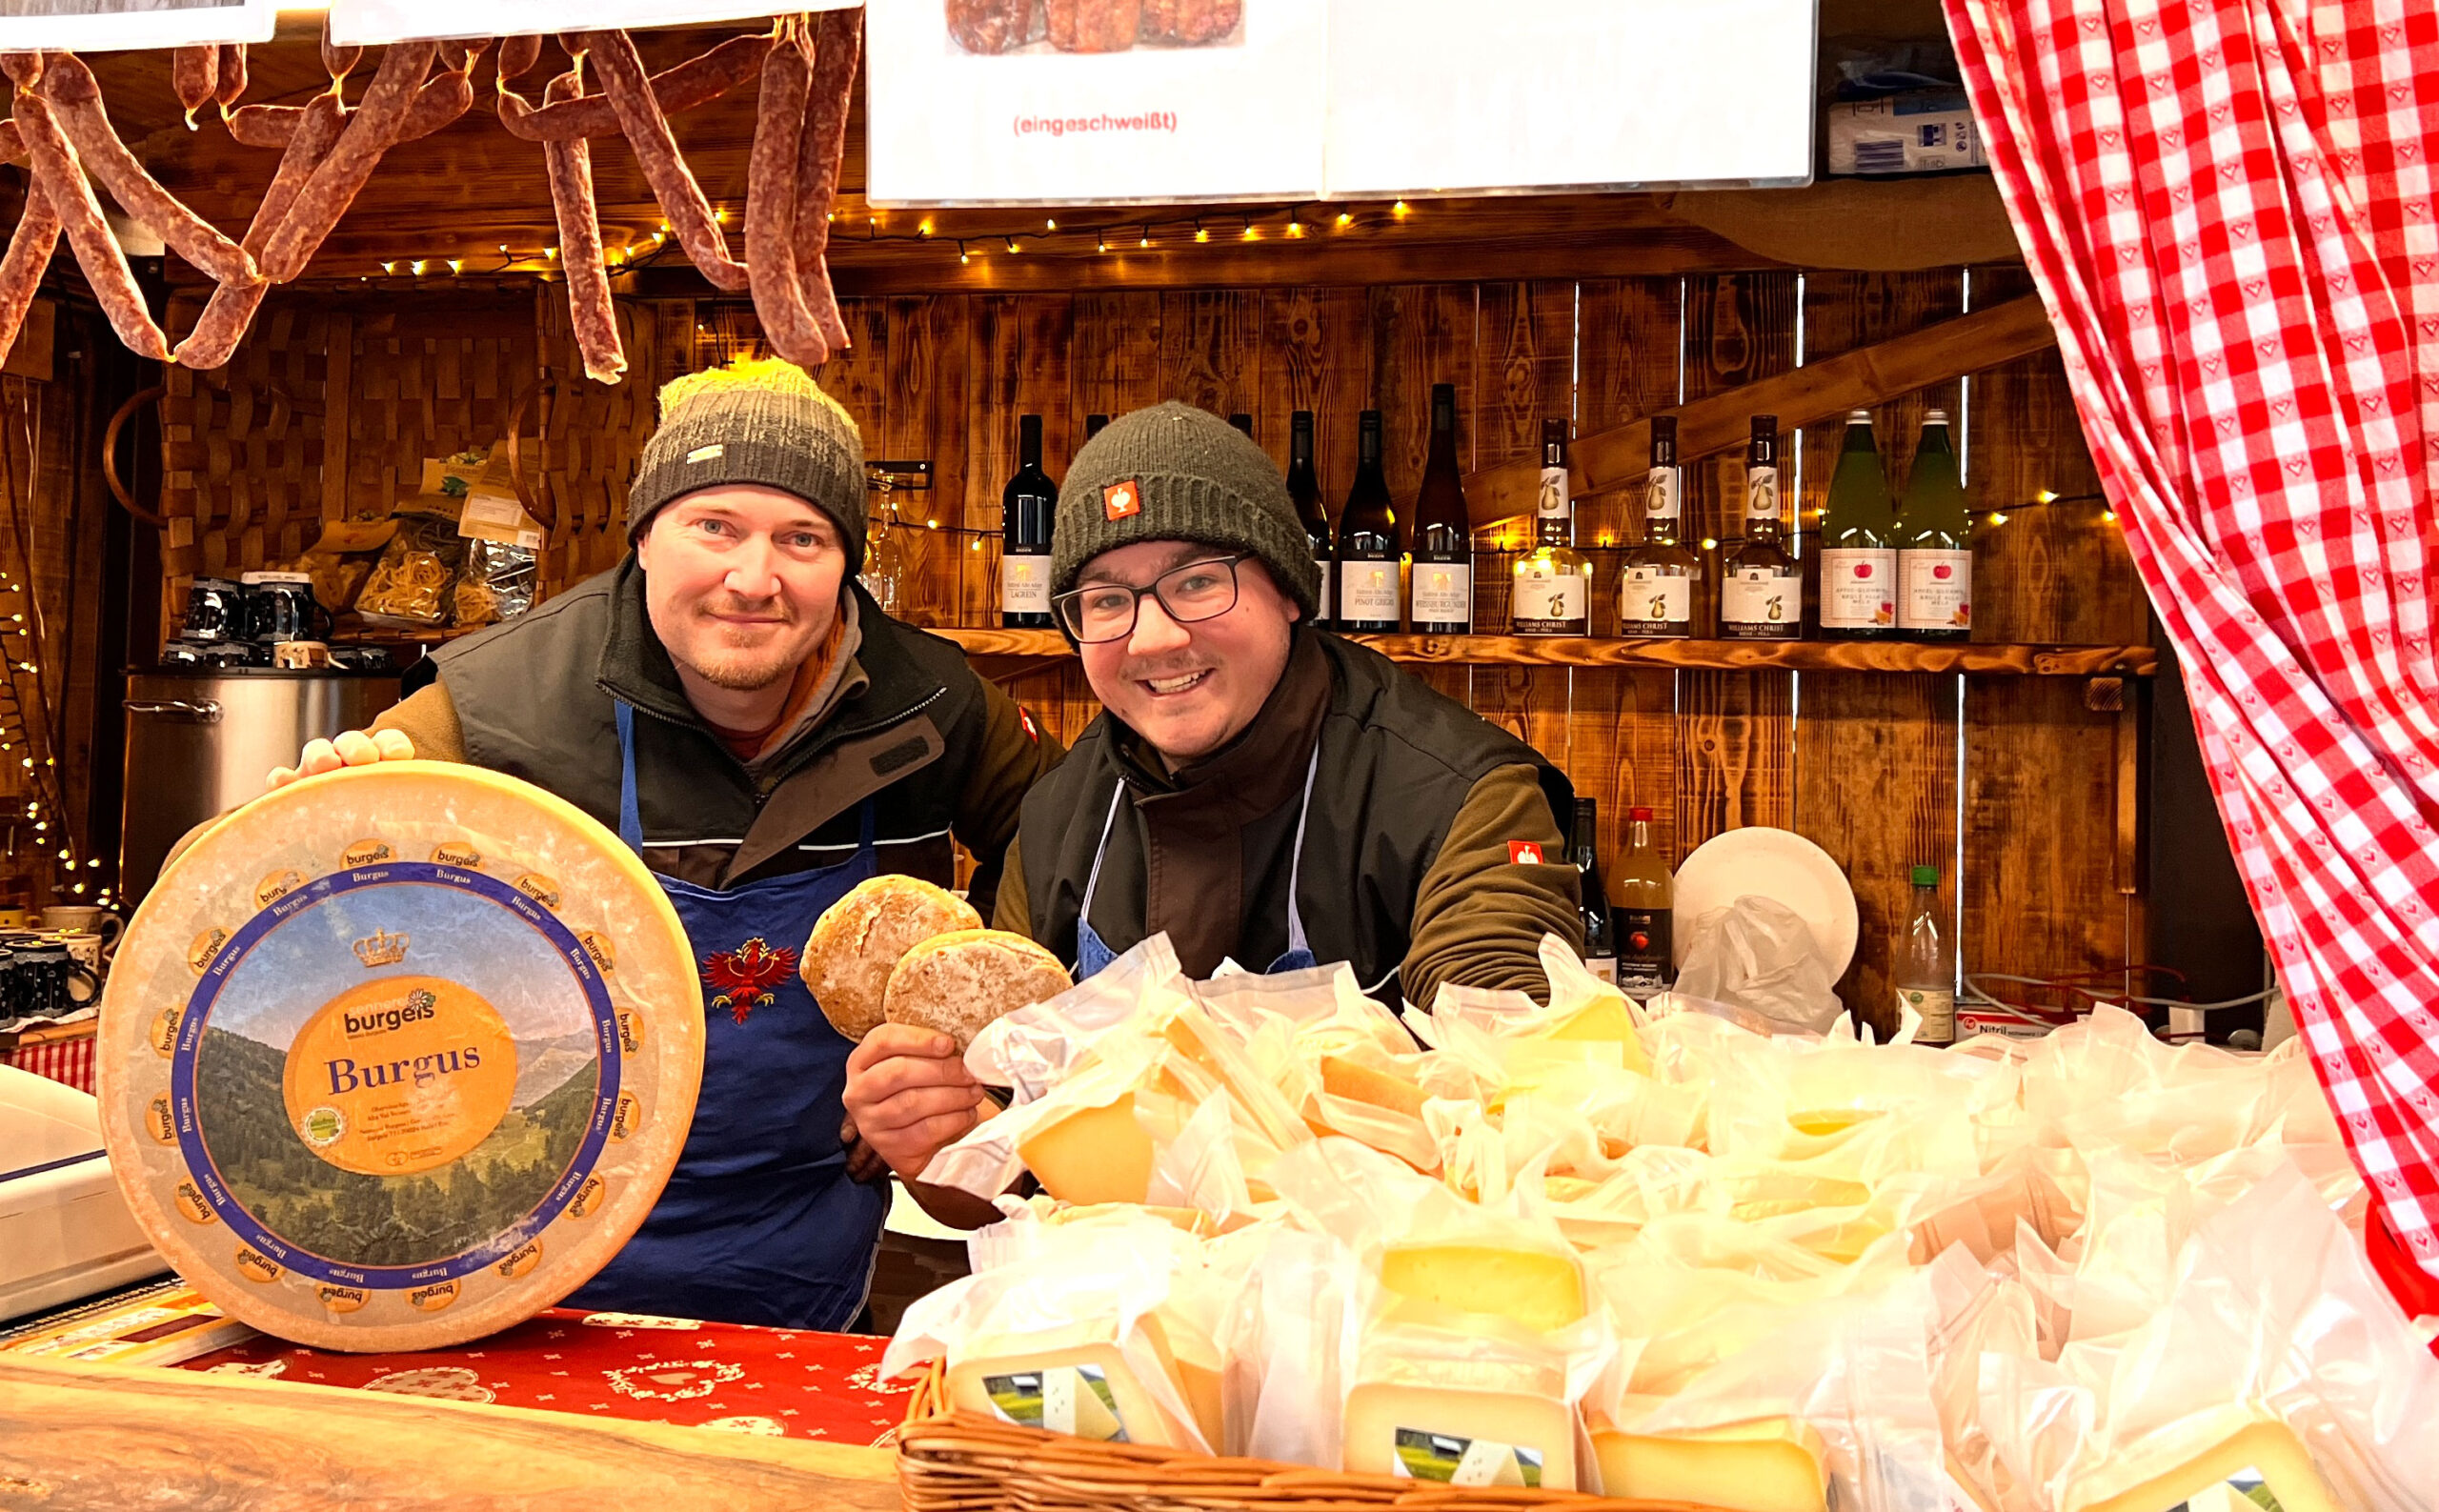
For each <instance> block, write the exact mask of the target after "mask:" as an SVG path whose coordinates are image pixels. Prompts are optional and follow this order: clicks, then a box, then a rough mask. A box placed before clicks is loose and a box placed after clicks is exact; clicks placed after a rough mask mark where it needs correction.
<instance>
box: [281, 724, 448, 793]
mask: <svg viewBox="0 0 2439 1512" xmlns="http://www.w3.org/2000/svg"><path fill="white" fill-rule="evenodd" d="M414 758H415V745H414V742H413V740H410V739H408V738H407V735H406V732H405V731H403V730H370V731H367V730H350V731H347V732H346V733H345V734H343V735H341V736H339V737H338V738H337V739H335V740H316V741H314V742H312V744H310V745H308V746H307V747H306V748H305V752H304V754H303V755H302V756H298V757H297V758H296V764H295V765H294V766H292V767H273V768H272V769H271V776H270V777H268V778H267V779H266V780H265V781H264V783H263V786H264V788H265V790H266V791H271V792H276V791H277V790H279V789H281V788H284V787H286V786H288V784H290V783H291V782H293V781H295V780H296V779H297V778H298V777H312V776H321V775H322V774H323V773H325V772H336V771H337V770H338V769H339V768H341V767H369V766H371V765H373V763H374V762H375V761H412V760H413V759H414Z"/></svg>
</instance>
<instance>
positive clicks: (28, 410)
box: [0, 386, 111, 907]
mask: <svg viewBox="0 0 2439 1512" xmlns="http://www.w3.org/2000/svg"><path fill="white" fill-rule="evenodd" d="M9 408H10V414H9V420H10V430H11V431H12V432H13V434H11V435H10V436H9V437H7V438H6V440H5V441H0V469H5V472H6V477H5V482H6V484H7V494H8V499H7V503H8V509H9V515H10V518H9V533H8V539H9V544H10V545H11V546H13V547H14V549H15V555H16V557H17V562H16V569H17V570H16V572H14V573H11V572H10V571H8V570H6V569H0V660H5V661H6V663H7V673H8V675H7V676H6V677H5V678H0V763H5V762H10V761H13V762H15V763H16V767H17V771H16V774H15V776H16V778H17V782H18V785H19V787H20V789H21V790H22V791H26V792H28V793H29V795H30V796H28V797H27V798H26V800H25V812H24V815H23V817H22V820H21V821H20V822H24V823H27V824H29V825H30V828H31V831H32V834H33V836H34V844H35V848H36V850H37V852H38V853H41V854H46V855H47V856H49V857H50V858H51V859H53V860H55V861H56V862H57V871H56V872H55V874H54V877H53V882H52V886H53V892H54V895H57V894H60V893H64V894H65V895H66V896H69V897H75V898H78V899H80V900H81V899H84V898H85V897H86V896H87V895H88V894H89V893H91V894H94V896H93V897H92V898H91V900H92V901H94V902H96V903H100V904H102V905H103V906H105V907H107V906H109V904H110V902H111V888H110V886H109V885H108V884H107V883H106V882H104V881H103V879H102V878H101V877H98V876H91V874H93V873H97V872H99V871H100V870H101V865H102V862H101V858H100V857H84V856H80V855H79V846H78V845H77V841H76V837H75V835H74V833H73V832H72V831H71V829H70V828H69V825H68V820H67V815H68V806H67V803H66V802H65V800H64V799H63V797H62V790H61V787H60V780H59V756H58V754H57V750H56V745H55V741H54V739H53V737H52V736H53V731H54V730H55V728H56V727H55V724H54V721H53V719H52V716H51V711H52V708H53V705H52V703H51V698H50V689H49V688H48V687H47V686H46V685H45V682H44V675H43V663H44V661H45V659H46V658H45V656H44V655H43V648H42V639H41V637H42V635H44V630H43V626H42V622H41V621H42V606H41V604H40V603H39V602H38V601H37V600H36V598H35V596H34V593H33V590H32V575H33V540H32V536H31V534H30V531H31V527H30V520H29V508H30V492H29V491H28V490H27V489H24V488H21V487H20V483H19V478H18V476H17V456H18V446H19V443H20V441H21V440H22V444H23V447H24V456H25V459H26V466H27V467H28V468H29V469H33V468H36V467H38V466H39V465H40V458H41V456H42V436H41V431H40V428H39V424H38V417H39V407H38V406H37V405H36V404H34V403H33V402H32V401H31V400H30V399H29V398H28V396H27V395H26V394H25V393H23V392H22V391H21V386H20V387H18V388H12V390H11V392H10V405H9ZM29 705H30V706H31V707H32V708H34V709H37V710H39V711H41V713H42V724H43V732H42V738H41V739H39V740H38V739H37V738H36V736H35V734H34V731H33V728H32V726H31V725H30V723H29V721H28V718H27V709H28V706H29ZM0 770H5V767H0ZM54 821H56V825H57V828H56V832H55V833H54V828H53V826H54ZM12 828H13V826H12ZM13 848H14V847H13V835H12V844H11V849H12V850H13ZM97 890H98V891H97Z"/></svg>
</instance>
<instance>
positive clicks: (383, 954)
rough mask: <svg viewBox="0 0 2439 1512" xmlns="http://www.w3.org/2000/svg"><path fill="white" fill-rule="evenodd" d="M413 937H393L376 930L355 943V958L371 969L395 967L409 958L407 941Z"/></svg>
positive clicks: (381, 930)
mask: <svg viewBox="0 0 2439 1512" xmlns="http://www.w3.org/2000/svg"><path fill="white" fill-rule="evenodd" d="M412 938H413V936H409V935H393V934H391V933H390V932H389V931H388V930H386V929H376V930H374V931H373V933H372V934H370V935H367V936H365V937H363V938H362V939H359V940H357V941H356V942H355V958H356V959H358V960H360V961H362V962H364V964H365V965H366V966H367V967H368V968H369V967H373V966H394V965H396V964H397V963H398V962H400V961H402V960H404V959H406V958H407V941H408V940H410V939H412Z"/></svg>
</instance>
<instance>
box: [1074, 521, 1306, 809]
mask: <svg viewBox="0 0 2439 1512" xmlns="http://www.w3.org/2000/svg"><path fill="white" fill-rule="evenodd" d="M1232 554H1233V553H1231V552H1228V551H1225V550H1222V549H1220V548H1219V547H1213V546H1204V545H1200V544H1199V543H1196V542H1193V541H1138V542H1136V543H1135V544H1134V545H1131V546H1121V547H1119V548H1118V549H1117V550H1115V551H1108V552H1103V553H1102V554H1100V555H1099V556H1096V557H1094V558H1093V559H1092V560H1091V561H1089V562H1086V563H1085V564H1084V568H1083V571H1082V572H1081V573H1079V574H1078V576H1077V579H1076V586H1077V587H1078V589H1085V590H1089V589H1091V588H1093V587H1095V586H1096V585H1099V586H1103V587H1108V586H1117V587H1123V588H1142V587H1147V586H1149V585H1150V584H1151V583H1152V582H1154V581H1155V580H1156V579H1158V578H1159V577H1160V576H1161V575H1163V574H1165V573H1172V572H1175V571H1176V570H1177V569H1179V568H1180V567H1186V566H1189V565H1192V564H1196V563H1201V562H1209V563H1211V567H1210V571H1211V573H1213V574H1215V575H1218V576H1219V578H1220V579H1221V581H1223V582H1224V580H1225V577H1226V575H1227V572H1228V568H1227V566H1226V565H1225V558H1227V557H1228V556H1230V555H1232ZM1236 573H1237V601H1236V604H1235V605H1234V607H1232V608H1230V609H1229V610H1227V611H1226V612H1225V613H1224V614H1220V615H1215V616H1214V617H1212V618H1209V619H1199V620H1195V621H1193V622H1191V623H1188V624H1179V622H1178V621H1176V620H1175V619H1172V618H1171V617H1169V614H1168V612H1167V611H1166V610H1164V609H1162V608H1161V607H1160V602H1159V599H1158V598H1155V597H1152V596H1150V595H1145V596H1144V598H1143V600H1142V603H1141V604H1140V606H1139V608H1138V609H1137V611H1136V616H1135V631H1134V634H1132V635H1126V636H1124V637H1122V638H1120V639H1118V640H1107V641H1099V642H1091V643H1087V644H1086V645H1084V646H1083V648H1082V656H1083V662H1084V676H1085V678H1086V680H1087V681H1089V682H1091V684H1092V685H1093V694H1094V696H1097V697H1099V699H1100V701H1101V703H1102V704H1103V706H1105V707H1106V708H1107V709H1108V710H1109V711H1110V713H1111V714H1113V715H1115V716H1118V717H1119V719H1120V720H1122V721H1123V722H1124V723H1125V724H1126V725H1127V727H1128V728H1130V729H1132V730H1133V731H1135V733H1136V734H1138V735H1139V736H1142V737H1143V738H1144V739H1145V740H1146V741H1148V742H1150V743H1151V746H1152V748H1153V749H1154V750H1156V751H1158V752H1159V754H1160V756H1161V757H1162V758H1163V759H1164V760H1166V761H1167V763H1168V764H1169V766H1170V767H1171V768H1172V769H1174V768H1177V767H1180V766H1183V765H1185V764H1187V763H1188V762H1192V761H1196V760H1199V759H1200V758H1202V757H1203V756H1209V755H1210V754H1211V753H1213V752H1215V751H1217V750H1219V748H1220V747H1221V746H1224V745H1226V744H1227V743H1228V742H1229V741H1231V740H1233V739H1235V738H1236V737H1237V736H1240V735H1241V734H1243V733H1244V730H1245V727H1246V726H1247V725H1250V724H1252V723H1253V720H1254V716H1255V715H1257V714H1259V713H1260V711H1261V706H1262V703H1263V701H1264V700H1265V699H1267V698H1269V696H1270V692H1271V690H1272V689H1273V688H1275V687H1277V686H1278V685H1279V678H1280V674H1281V673H1283V672H1285V671H1286V670H1287V652H1288V647H1289V642H1290V637H1291V636H1292V635H1293V633H1294V628H1295V624H1296V621H1297V620H1298V619H1299V618H1300V617H1301V616H1302V611H1301V610H1300V608H1299V607H1298V605H1297V603H1296V601H1295V600H1294V599H1293V598H1290V597H1289V596H1288V595H1285V594H1284V593H1281V592H1280V589H1279V586H1278V584H1276V583H1275V582H1273V581H1272V580H1271V575H1270V570H1269V569H1268V568H1266V567H1264V566H1263V565H1262V564H1261V562H1260V560H1258V559H1256V558H1253V557H1247V558H1245V559H1244V560H1242V561H1240V562H1239V563H1237V566H1236Z"/></svg>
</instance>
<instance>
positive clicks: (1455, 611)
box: [1407, 383, 1474, 635]
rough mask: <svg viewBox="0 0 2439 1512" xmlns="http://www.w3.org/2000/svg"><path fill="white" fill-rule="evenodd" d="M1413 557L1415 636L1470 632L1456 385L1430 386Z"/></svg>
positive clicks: (1411, 538) (1468, 539) (1470, 566)
mask: <svg viewBox="0 0 2439 1512" xmlns="http://www.w3.org/2000/svg"><path fill="white" fill-rule="evenodd" d="M1407 545H1408V547H1409V548H1410V549H1411V550H1412V552H1413V554H1414V559H1413V564H1412V567H1411V569H1410V571H1411V573H1412V582H1411V584H1410V593H1409V597H1408V600H1407V607H1408V611H1409V617H1410V619H1411V620H1412V624H1413V629H1414V633H1415V634H1416V635H1470V634H1471V633H1472V632H1473V628H1474V528H1473V522H1472V520H1471V519H1470V518H1469V517H1468V516H1467V515H1466V513H1465V485H1464V483H1463V482H1462V481H1461V479H1460V477H1459V474H1458V472H1457V386H1456V385H1455V384H1453V383H1435V384H1433V385H1432V386H1431V452H1430V454H1429V455H1428V456H1426V457H1425V458H1424V459H1423V464H1422V487H1421V488H1420V489H1418V490H1417V491H1416V493H1415V499H1414V529H1413V531H1412V532H1411V533H1410V534H1409V535H1408V538H1407Z"/></svg>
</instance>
